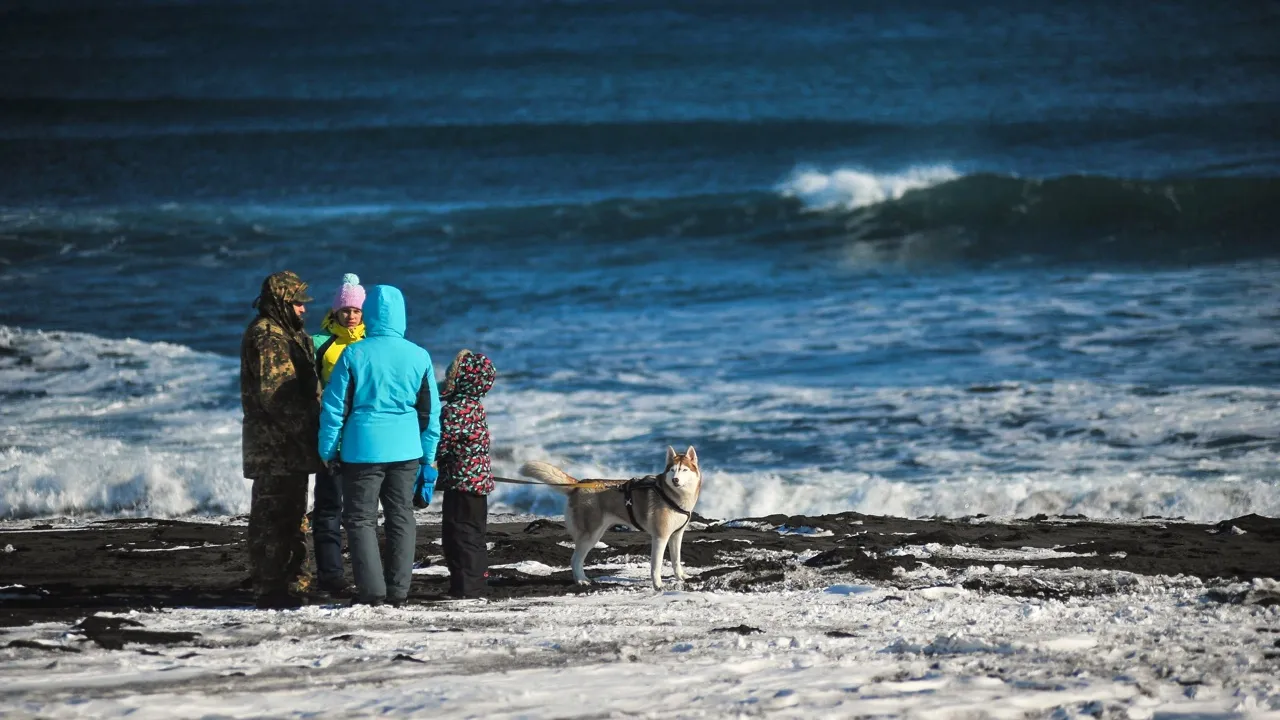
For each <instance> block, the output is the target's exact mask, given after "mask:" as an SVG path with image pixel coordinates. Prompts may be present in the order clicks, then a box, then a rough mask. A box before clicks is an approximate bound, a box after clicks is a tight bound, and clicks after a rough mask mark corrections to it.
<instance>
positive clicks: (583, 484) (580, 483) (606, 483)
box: [493, 475, 631, 490]
mask: <svg viewBox="0 0 1280 720" xmlns="http://www.w3.org/2000/svg"><path fill="white" fill-rule="evenodd" d="M493 481H494V482H500V483H508V484H510V485H540V486H542V487H549V488H589V489H592V490H605V489H608V488H613V487H617V486H619V485H621V484H623V483H627V482H631V481H630V480H602V479H588V480H577V481H575V482H571V483H548V482H542V481H541V480H522V479H520V478H508V477H498V476H497V475H494V476H493Z"/></svg>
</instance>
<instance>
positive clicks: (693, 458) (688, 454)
mask: <svg viewBox="0 0 1280 720" xmlns="http://www.w3.org/2000/svg"><path fill="white" fill-rule="evenodd" d="M684 457H685V459H686V460H688V461H689V462H691V463H693V464H694V465H695V466H696V465H697V464H698V451H697V450H694V449H693V446H692V445H690V446H689V449H688V450H686V451H685V452H684Z"/></svg>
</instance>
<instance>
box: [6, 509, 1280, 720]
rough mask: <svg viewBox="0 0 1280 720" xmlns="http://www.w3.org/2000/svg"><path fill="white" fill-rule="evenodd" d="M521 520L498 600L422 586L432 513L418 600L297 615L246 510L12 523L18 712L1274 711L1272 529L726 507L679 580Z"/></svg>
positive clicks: (507, 547)
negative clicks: (267, 599)
mask: <svg viewBox="0 0 1280 720" xmlns="http://www.w3.org/2000/svg"><path fill="white" fill-rule="evenodd" d="M496 519H498V520H502V519H503V518H496ZM507 520H508V521H507V522H495V523H494V525H493V526H492V528H491V529H492V533H491V536H492V538H491V539H492V541H493V548H492V551H491V552H492V559H491V562H492V565H493V570H492V572H491V583H492V594H491V597H490V599H489V600H488V601H483V602H475V601H470V602H433V601H430V598H431V597H432V595H433V594H434V593H435V592H438V590H439V589H440V587H442V580H441V577H440V568H439V566H438V563H439V560H438V557H437V555H436V553H437V552H438V551H436V550H435V548H436V547H437V546H436V545H435V544H434V540H435V538H436V537H437V536H438V526H434V525H433V524H431V523H429V522H428V523H425V524H423V525H422V526H421V532H420V537H419V558H420V559H419V564H420V565H422V567H421V568H420V569H419V571H418V572H417V573H416V574H415V585H414V596H413V597H412V598H411V600H413V602H412V603H411V604H410V605H409V606H406V607H403V608H398V609H397V608H387V607H381V608H370V607H355V608H352V607H345V606H341V605H323V606H311V607H306V608H303V609H300V610H296V611H282V612H275V611H257V610H251V609H248V608H247V595H245V594H244V591H243V590H242V589H240V587H239V580H240V579H241V576H242V574H243V572H242V569H241V567H242V563H243V549H242V547H241V545H240V542H239V538H240V537H241V535H242V533H243V529H244V528H243V526H241V525H238V524H237V523H235V522H234V521H228V522H226V523H209V522H202V523H192V522H180V521H131V522H119V521H115V522H103V523H93V524H85V523H82V524H79V525H75V526H73V527H66V526H59V525H58V524H56V523H48V525H50V527H44V526H43V525H41V524H33V523H26V524H24V525H22V526H17V525H16V524H12V525H11V526H10V527H8V528H6V529H4V531H0V548H3V549H5V550H7V552H5V554H4V556H3V559H4V562H3V563H2V564H0V586H3V589H2V590H0V618H3V622H4V625H5V627H3V628H0V674H3V676H4V677H5V683H4V684H3V687H0V714H3V715H5V716H7V717H28V716H30V717H49V718H72V717H131V718H179V717H183V718H185V717H201V718H204V717H209V718H240V717H299V718H302V717H330V716H341V717H372V716H379V717H383V716H385V717H415V716H424V717H443V718H465V717H485V718H535V717H560V718H563V717H575V718H596V717H661V718H667V717H672V718H674V717H755V716H768V717H805V718H811V717H868V716H869V717H877V716H902V717H1085V716H1090V717H1138V718H1143V717H1166V718H1178V717H1269V716H1274V717H1280V680H1277V676H1280V646H1278V645H1277V643H1280V605H1278V602H1280V587H1277V585H1276V583H1275V581H1274V579H1272V578H1274V577H1276V576H1277V575H1280V572H1277V569H1278V568H1277V565H1280V552H1277V548H1278V547H1280V522H1278V521H1275V520H1270V519H1266V518H1260V517H1258V516H1251V517H1245V518H1238V519H1235V520H1232V521H1225V522H1223V523H1219V524H1216V525H1202V524H1192V523H1184V522H1178V521H1166V520H1156V519H1149V520H1145V521H1141V522H1129V523H1118V522H1092V521H1088V520H1084V519H1080V518H1034V519H1027V520H1000V521H996V520H992V519H989V518H969V519H961V520H904V519H898V518H886V517H876V516H862V515H856V514H853V513H847V514H842V515H833V516H823V517H810V518H801V517H793V518H784V517H781V516H775V517H769V518H754V519H751V520H746V521H731V522H727V523H724V522H720V523H714V522H712V523H707V526H706V527H700V528H699V529H698V530H696V531H693V532H691V533H690V536H689V537H688V539H687V540H686V557H687V560H686V562H687V563H689V564H690V565H693V566H694V568H695V572H696V575H695V577H694V578H693V579H692V580H691V581H690V582H689V583H687V584H686V585H685V586H684V587H683V588H674V587H670V586H669V587H668V588H666V589H665V590H664V591H662V592H657V591H654V590H652V589H651V588H650V587H649V586H648V583H647V577H646V576H647V566H646V561H647V558H646V557H644V555H643V553H642V552H639V550H640V548H642V547H647V542H646V541H645V539H644V538H641V537H638V536H637V534H635V533H623V532H617V533H610V534H609V535H608V536H606V538H605V542H604V544H605V545H607V546H608V547H605V548H599V549H597V550H596V551H595V553H593V555H592V557H591V559H590V562H591V563H593V564H591V565H589V567H588V570H589V574H590V575H592V576H593V577H594V578H595V579H596V580H597V583H596V585H594V586H592V587H590V588H578V587H576V586H573V585H571V584H569V578H568V570H567V558H568V554H569V552H570V551H569V549H568V548H565V547H562V546H561V545H560V543H561V542H563V541H564V539H565V536H564V531H563V529H561V528H560V527H559V523H557V522H555V521H554V520H549V519H545V518H544V519H538V520H533V521H529V519H528V518H521V519H519V520H515V519H511V518H507ZM10 548H11V549H10ZM86 618H88V619H86Z"/></svg>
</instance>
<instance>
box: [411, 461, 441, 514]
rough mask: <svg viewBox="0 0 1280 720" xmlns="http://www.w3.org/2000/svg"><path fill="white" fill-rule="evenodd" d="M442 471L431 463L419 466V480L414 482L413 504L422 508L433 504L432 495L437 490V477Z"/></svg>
mask: <svg viewBox="0 0 1280 720" xmlns="http://www.w3.org/2000/svg"><path fill="white" fill-rule="evenodd" d="M438 477H440V473H439V472H437V471H436V469H435V468H433V467H431V466H430V465H422V466H420V467H419V468H418V480H417V482H415V483H414V484H413V506H414V507H416V508H418V509H419V510H421V509H422V508H424V507H426V506H428V505H430V504H431V496H432V495H434V494H435V491H436V478H438Z"/></svg>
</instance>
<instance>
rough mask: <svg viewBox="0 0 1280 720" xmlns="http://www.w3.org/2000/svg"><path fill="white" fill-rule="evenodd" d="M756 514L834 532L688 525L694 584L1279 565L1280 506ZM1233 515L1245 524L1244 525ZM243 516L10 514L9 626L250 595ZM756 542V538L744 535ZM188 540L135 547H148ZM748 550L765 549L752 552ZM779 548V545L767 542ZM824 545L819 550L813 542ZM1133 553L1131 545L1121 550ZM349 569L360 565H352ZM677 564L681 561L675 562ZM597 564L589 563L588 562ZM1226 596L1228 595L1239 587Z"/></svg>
mask: <svg viewBox="0 0 1280 720" xmlns="http://www.w3.org/2000/svg"><path fill="white" fill-rule="evenodd" d="M752 522H757V523H761V524H764V525H767V526H770V527H774V528H776V527H777V526H781V525H787V526H790V527H794V528H799V527H816V528H821V529H822V530H827V531H831V533H832V535H830V536H827V537H813V536H809V535H784V534H780V533H778V532H777V531H776V530H773V529H769V530H764V529H752V528H748V527H724V526H723V525H710V526H709V527H707V528H705V529H694V530H690V531H689V532H688V533H687V534H686V536H685V542H684V562H685V565H686V566H688V567H691V568H698V569H701V571H700V572H699V573H698V574H697V576H696V577H695V578H694V579H692V580H691V581H690V582H689V583H688V585H687V589H692V590H697V589H722V590H737V591H744V592H750V591H753V590H763V589H774V588H778V587H783V586H785V585H786V581H787V574H788V573H789V572H794V571H795V570H796V569H797V568H798V567H800V565H801V563H800V562H799V561H798V560H797V558H796V557H795V556H796V555H800V554H802V553H803V554H805V555H806V557H807V556H812V557H807V559H806V560H805V561H804V562H803V563H802V564H803V566H806V567H807V568H808V569H810V570H811V571H812V572H815V573H818V574H819V575H821V576H828V575H829V576H830V578H831V581H832V582H848V581H850V580H851V579H853V580H857V579H861V580H865V581H868V582H882V583H892V584H900V583H902V582H904V581H903V580H902V576H901V574H898V575H895V568H902V569H904V570H911V569H913V568H915V567H916V566H917V565H918V564H919V562H920V560H918V559H917V558H915V557H914V556H912V555H886V551H889V550H893V549H894V548H899V547H903V546H908V545H910V546H919V545H925V544H928V543H939V544H941V545H944V546H954V545H963V546H969V547H975V548H984V549H990V550H997V549H1018V548H1023V547H1031V548H1056V549H1058V550H1060V551H1066V552H1074V553H1084V554H1089V553H1096V555H1091V556H1088V557H1068V558H1057V559H1045V560H1015V561H1007V560H1006V561H1003V562H1004V564H1008V565H1017V566H1019V567H1027V566H1032V567H1042V568H1046V569H1048V568H1074V567H1079V568H1085V569H1108V570H1124V571H1128V572H1130V573H1136V574H1140V575H1179V574H1182V575H1190V576H1196V577H1199V578H1201V579H1203V580H1206V581H1211V580H1212V581H1222V583H1223V584H1225V583H1227V582H1229V581H1238V580H1251V579H1253V578H1258V577H1266V578H1280V519H1274V518H1265V517H1260V516H1257V515H1248V516H1245V517H1241V518H1235V519H1231V520H1225V521H1223V522H1220V523H1217V524H1209V525H1206V524H1195V523H1186V522H1181V521H1175V520H1167V521H1166V520H1158V519H1148V520H1144V521H1142V522H1137V523H1119V522H1095V521H1090V520H1087V519H1084V518H1063V517H1044V516H1037V517H1035V518H1029V519H1026V520H1018V521H1012V522H999V523H997V522H986V521H981V520H979V519H960V520H941V519H937V520H931V519H917V520H908V519H904V518H895V517H880V516H872V515H861V514H858V513H840V514H837V515H824V516H820V517H800V516H797V517H786V516H782V515H775V516H770V517H766V518H755V519H753V520H752ZM1233 528H1234V529H1233ZM489 529H490V532H489V539H490V541H491V542H493V543H494V548H493V550H492V551H491V552H490V553H489V562H490V564H491V565H501V564H507V563H516V562H520V561H523V560H536V561H538V562H541V563H544V564H546V565H550V566H552V567H567V566H568V564H569V557H570V555H571V551H570V549H569V548H566V547H561V546H560V545H559V543H560V542H563V541H566V540H567V539H568V536H567V534H566V532H565V531H564V528H563V526H562V525H561V524H560V523H559V522H554V521H549V520H537V521H534V522H532V523H525V522H520V523H510V522H508V523H491V524H490V526H489ZM244 536H245V527H244V526H243V525H226V526H220V525H210V524H205V523H192V522H183V521H176V520H104V521H100V522H95V523H91V524H89V525H88V527H87V528H86V529H77V530H56V529H44V530H40V529H31V530H13V531H6V530H3V529H2V527H0V549H5V546H6V545H11V546H12V547H13V550H12V551H11V552H4V553H0V588H4V587H5V586H13V585H21V586H23V587H21V588H14V587H8V588H6V589H3V590H0V626H6V625H23V624H28V623H31V622H41V621H46V620H75V619H78V618H83V617H85V616H87V615H91V614H93V613H94V612H96V611H121V610H128V609H146V608H160V607H177V606H186V607H227V606H249V605H251V604H252V601H253V598H252V595H251V593H250V592H249V590H248V588H247V586H246V583H245V579H246V576H247V563H246V560H247V559H246V556H245V548H244ZM439 536H440V526H439V525H430V524H428V525H421V526H419V528H418V552H417V559H418V563H419V564H420V565H429V564H440V563H441V562H442V561H441V560H440V559H439V554H440V548H439V546H438V545H435V544H434V543H433V541H434V540H436V539H437V538H438V537H439ZM746 541H749V542H746ZM604 542H605V543H606V544H608V545H609V549H607V550H606V549H597V550H594V551H592V553H591V555H590V556H589V558H588V564H589V565H591V564H607V563H608V562H609V561H610V560H611V559H612V560H615V561H617V560H618V559H620V558H622V557H623V556H631V557H632V558H643V559H646V560H647V558H648V555H649V540H648V536H646V535H643V534H640V533H634V532H621V531H619V532H611V533H609V534H607V535H606V536H605V538H604ZM178 546H189V549H181V550H170V551H161V552H138V550H146V549H164V548H175V547H178ZM748 549H750V550H751V552H752V553H754V554H755V555H756V557H748V556H747V555H748V552H746V551H747V550H748ZM760 551H781V552H760ZM815 552H816V553H817V554H816V555H815V554H814V553H815ZM1121 554H1123V555H1121ZM926 562H928V563H929V564H930V565H932V566H934V567H943V568H947V567H968V566H973V565H993V564H995V563H996V562H1001V561H996V560H992V561H985V560H969V559H947V558H940V557H936V556H935V557H932V558H929V559H928V560H927V561H926ZM348 571H349V568H348ZM667 572H668V575H669V573H670V570H669V569H668V571H667ZM589 574H590V573H589ZM965 584H966V586H967V587H969V588H970V589H973V590H980V591H989V592H997V593H1004V594H1009V595H1024V596H1027V595H1030V596H1043V597H1063V596H1070V595H1085V594H1097V593H1100V592H1108V591H1109V590H1114V589H1115V587H1114V586H1108V585H1107V584H1106V583H1101V584H1081V583H1059V584H1057V585H1055V584H1053V583H1043V582H1037V581H1036V577H1035V573H1023V574H1021V575H1019V576H1016V577H1013V578H1010V577H1008V576H1004V575H999V574H992V575H984V576H979V577H978V578H977V579H972V580H969V581H966V583H965ZM445 588H446V580H445V579H444V578H442V577H434V576H415V577H414V584H413V592H412V594H411V596H410V600H411V601H413V602H421V603H424V604H425V603H427V602H429V601H430V599H431V598H432V597H433V596H437V595H439V594H440V593H442V592H444V590H445ZM593 591H596V590H594V589H593V588H591V587H579V586H576V585H574V584H572V579H571V577H570V574H569V572H568V571H567V570H565V571H560V572H556V573H554V574H552V575H550V576H533V575H526V574H524V573H521V572H518V571H515V570H511V569H493V570H491V572H490V597H491V598H508V597H527V596H549V595H561V594H567V593H581V592H593ZM1222 599H1224V600H1227V601H1230V600H1231V598H1230V597H1226V596H1224V597H1223V598H1222Z"/></svg>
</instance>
